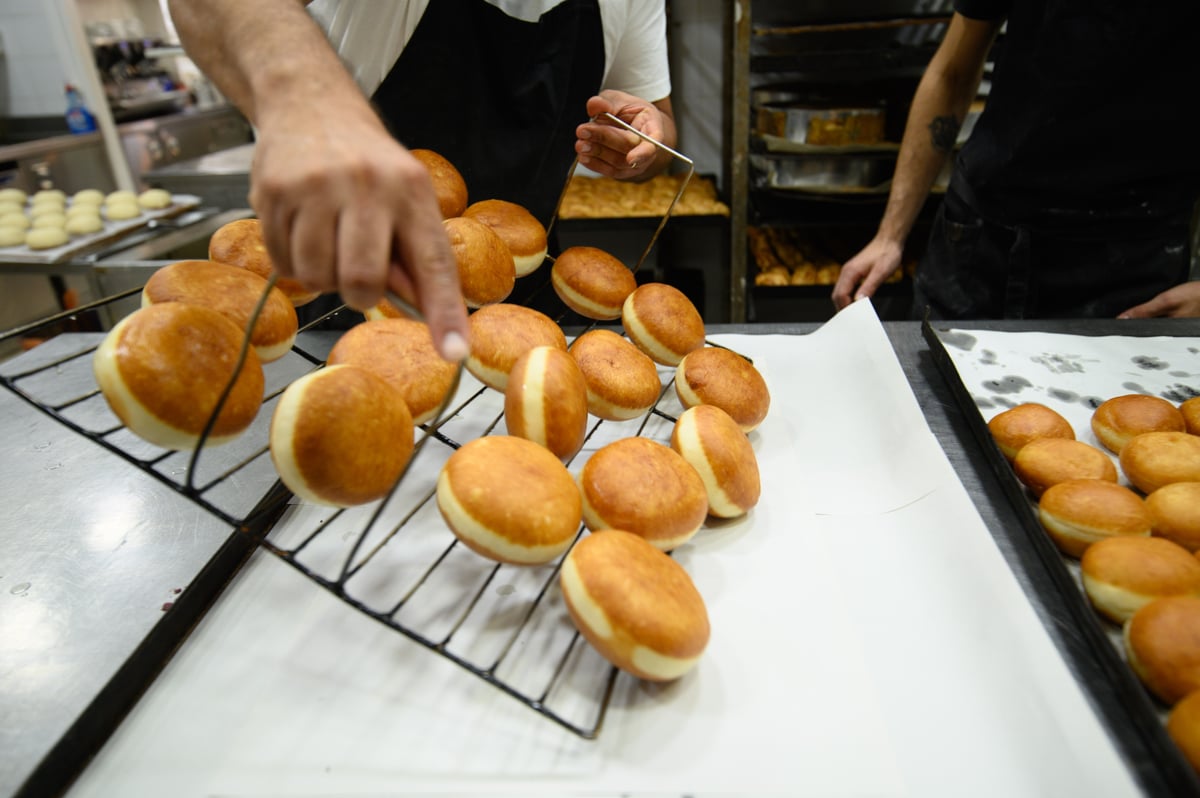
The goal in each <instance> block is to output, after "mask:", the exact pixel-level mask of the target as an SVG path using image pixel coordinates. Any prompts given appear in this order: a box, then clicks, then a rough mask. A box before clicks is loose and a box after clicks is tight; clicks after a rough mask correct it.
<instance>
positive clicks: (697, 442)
mask: <svg viewBox="0 0 1200 798" xmlns="http://www.w3.org/2000/svg"><path fill="white" fill-rule="evenodd" d="M671 448H672V449H674V450H675V451H677V452H679V453H680V454H681V455H683V459H684V460H687V461H688V462H689V463H690V464H691V465H692V467H693V468H695V469H696V473H697V474H699V475H700V479H702V480H703V481H704V490H705V492H706V493H707V494H708V512H709V515H714V516H716V517H718V518H737V517H738V516H741V515H745V514H746V513H747V512H749V511H750V508H752V507H753V506H754V505H756V504H758V499H759V496H760V494H761V493H762V485H761V484H760V481H759V476H758V459H757V458H756V457H755V456H754V447H753V446H751V445H750V439H749V438H747V437H746V433H745V432H743V431H742V428H741V427H740V426H738V423H737V422H736V421H734V420H733V419H732V418H731V417H730V416H729V414H728V413H726V412H725V411H724V410H722V409H721V408H719V407H717V406H716V405H697V406H696V407H693V408H690V409H688V410H685V411H683V413H682V414H680V416H679V419H678V420H677V421H676V422H675V427H674V428H673V429H672V430H671ZM1196 564H1197V565H1198V566H1200V561H1197V563H1196Z"/></svg>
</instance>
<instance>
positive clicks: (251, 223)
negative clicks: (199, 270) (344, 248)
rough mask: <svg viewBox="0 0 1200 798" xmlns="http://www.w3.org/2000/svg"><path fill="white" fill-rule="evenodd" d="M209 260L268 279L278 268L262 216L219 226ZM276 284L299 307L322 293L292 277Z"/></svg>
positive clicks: (210, 245) (209, 252) (284, 278)
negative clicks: (272, 254)
mask: <svg viewBox="0 0 1200 798" xmlns="http://www.w3.org/2000/svg"><path fill="white" fill-rule="evenodd" d="M208 259H209V260H215V261H217V262H218V263H228V264H229V265H230V266H237V267H238V268H241V269H245V270H247V271H250V272H253V273H254V274H257V275H258V276H259V277H261V278H263V279H264V280H266V279H269V278H270V276H271V275H272V274H273V273H274V271H275V264H274V262H272V260H271V256H270V255H269V254H268V253H267V244H266V242H265V241H264V240H263V234H262V223H261V222H259V220H258V219H236V220H234V221H232V222H229V223H228V224H224V225H221V226H220V227H219V228H217V231H216V232H215V233H213V234H212V237H211V238H209V239H208ZM275 287H276V288H278V289H279V290H280V291H282V292H283V295H284V296H286V297H287V298H288V300H289V301H290V302H291V303H292V305H294V306H295V307H300V306H301V305H307V304H308V303H309V302H312V301H313V300H314V299H316V298H317V297H319V296H320V295H321V292H320V291H310V290H308V289H307V288H305V287H304V286H303V285H302V284H301V283H300V282H299V281H297V280H293V279H291V278H289V277H280V278H279V279H278V280H276V281H275Z"/></svg>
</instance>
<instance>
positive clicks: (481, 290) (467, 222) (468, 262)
mask: <svg viewBox="0 0 1200 798" xmlns="http://www.w3.org/2000/svg"><path fill="white" fill-rule="evenodd" d="M442 224H443V225H445V227H446V236H447V237H448V238H449V239H450V249H451V250H453V252H454V259H455V260H456V261H457V262H458V281H459V284H460V285H461V287H462V295H463V300H464V301H465V302H466V303H467V307H469V308H478V307H482V306H484V305H490V304H493V303H495V302H503V301H504V300H505V299H507V298H508V295H509V294H511V293H512V290H513V286H514V285H516V280H517V273H516V268H515V266H514V262H513V256H512V253H511V252H510V251H509V249H508V246H507V245H506V244H505V243H504V241H503V240H501V238H500V236H498V235H496V234H495V233H494V232H493V231H492V228H490V227H488V226H487V225H486V224H484V223H483V222H479V221H476V220H475V219H468V218H467V217H465V216H459V217H456V218H453V219H446V220H445V221H444V222H443V223H442Z"/></svg>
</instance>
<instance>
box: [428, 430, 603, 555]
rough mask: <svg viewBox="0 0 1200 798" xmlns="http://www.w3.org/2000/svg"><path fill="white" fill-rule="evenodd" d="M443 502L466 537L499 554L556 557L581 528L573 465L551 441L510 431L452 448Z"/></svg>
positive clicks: (474, 546) (478, 548)
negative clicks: (546, 443)
mask: <svg viewBox="0 0 1200 798" xmlns="http://www.w3.org/2000/svg"><path fill="white" fill-rule="evenodd" d="M437 504H438V509H439V510H440V511H441V513H442V517H443V518H444V519H445V521H446V524H447V525H448V526H449V527H450V529H451V531H453V532H454V534H455V536H456V537H457V538H458V539H459V540H461V541H462V542H463V544H465V545H466V546H467V547H468V548H470V549H471V550H472V551H474V552H476V553H478V554H480V555H482V556H484V557H487V558H488V559H491V560H496V561H498V562H507V563H516V564H519V565H534V564H538V563H546V562H550V561H551V560H553V559H554V558H555V557H557V556H558V555H560V554H562V553H563V552H564V551H566V550H567V547H569V546H570V545H571V541H572V540H574V539H575V536H576V535H577V534H578V533H579V525H580V515H581V513H580V499H579V489H578V488H577V487H576V486H575V480H574V479H572V477H571V473H570V472H569V471H567V468H566V466H564V465H563V464H562V462H560V461H559V459H558V458H557V457H555V456H554V455H553V454H551V453H550V451H549V450H547V449H546V448H545V447H543V446H539V445H538V444H536V443H534V442H533V441H527V440H525V439H524V438H517V437H513V436H511V435H486V436H484V437H482V438H476V439H475V440H473V441H471V442H469V443H467V444H465V445H464V446H462V447H461V448H460V449H459V450H458V451H456V452H455V453H454V454H452V455H450V459H449V460H447V461H446V464H445V465H444V466H443V467H442V471H441V474H440V475H439V476H438V483H437Z"/></svg>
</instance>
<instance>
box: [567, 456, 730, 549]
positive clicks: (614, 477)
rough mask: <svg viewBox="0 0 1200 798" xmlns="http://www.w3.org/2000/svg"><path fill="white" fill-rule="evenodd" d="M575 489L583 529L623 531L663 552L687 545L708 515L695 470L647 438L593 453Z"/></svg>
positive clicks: (703, 493)
mask: <svg viewBox="0 0 1200 798" xmlns="http://www.w3.org/2000/svg"><path fill="white" fill-rule="evenodd" d="M579 487H580V490H581V491H582V493H583V520H584V522H585V523H586V524H587V527H588V529H590V530H592V531H593V532H595V531H598V530H601V529H623V530H625V531H627V532H633V533H634V534H636V535H641V536H642V537H644V538H645V539H646V540H648V541H649V542H650V543H651V544H652V545H653V546H655V547H656V548H659V549H662V550H663V551H671V550H672V549H675V548H678V547H679V546H682V545H683V544H684V543H686V542H687V541H688V540H690V539H691V537H692V536H693V535H695V534H696V532H698V531H699V530H700V527H701V525H702V524H703V523H704V519H705V517H706V516H707V515H708V493H707V492H706V491H705V489H704V481H703V480H702V479H701V478H700V475H699V474H697V473H696V469H695V468H693V467H692V465H691V464H690V463H688V461H687V460H684V459H683V457H682V456H681V455H680V454H679V453H678V452H676V451H674V450H673V449H671V448H670V447H667V446H664V445H663V444H661V443H658V442H657V441H652V440H649V439H647V438H640V437H639V438H622V439H620V440H617V441H614V442H612V443H610V444H608V445H606V446H603V447H601V448H600V449H598V450H597V451H596V452H595V453H594V454H592V456H591V457H590V458H588V461H587V462H586V463H584V465H583V470H582V471H581V472H580V474H579Z"/></svg>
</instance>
